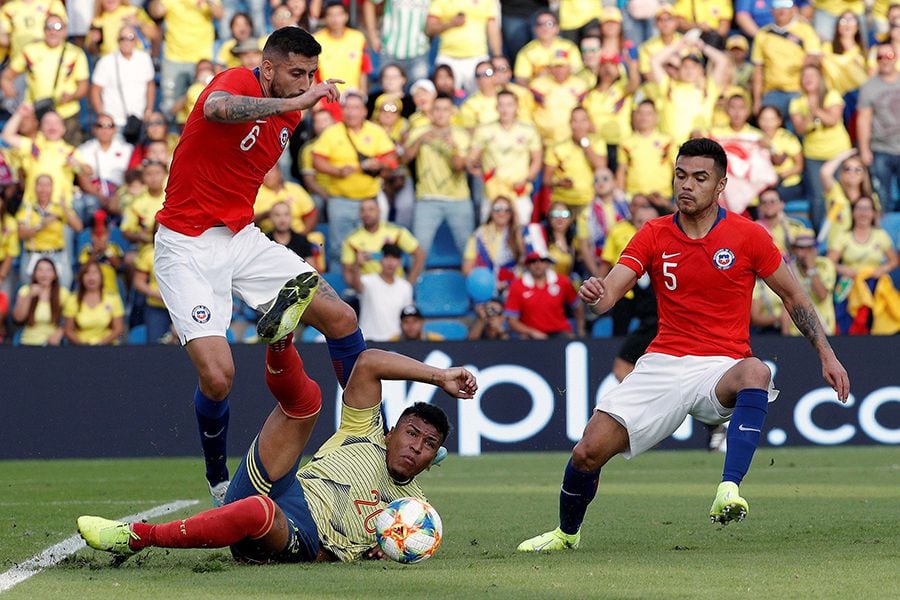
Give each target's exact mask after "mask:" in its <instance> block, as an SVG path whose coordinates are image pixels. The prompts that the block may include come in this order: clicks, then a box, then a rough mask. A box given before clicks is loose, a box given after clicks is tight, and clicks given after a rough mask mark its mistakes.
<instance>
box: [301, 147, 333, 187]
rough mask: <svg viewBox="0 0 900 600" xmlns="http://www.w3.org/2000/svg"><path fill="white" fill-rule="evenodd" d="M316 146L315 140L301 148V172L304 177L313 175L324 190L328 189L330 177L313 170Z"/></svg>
mask: <svg viewBox="0 0 900 600" xmlns="http://www.w3.org/2000/svg"><path fill="white" fill-rule="evenodd" d="M314 145H315V140H313V141H311V142H307V143H305V144H304V145H303V147H302V148H300V172H301V173H303V174H304V175H306V174H309V173H313V174H314V176H315V179H316V183H318V184H319V185H320V186H322V188H323V189H326V190H327V189H328V180H329V177H328V175H326V174H325V173H320V172H319V171H316V170H315V169H314V168H313V147H314Z"/></svg>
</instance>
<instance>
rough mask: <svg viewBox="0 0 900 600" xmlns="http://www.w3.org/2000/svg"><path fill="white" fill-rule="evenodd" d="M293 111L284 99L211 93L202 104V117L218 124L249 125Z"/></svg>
mask: <svg viewBox="0 0 900 600" xmlns="http://www.w3.org/2000/svg"><path fill="white" fill-rule="evenodd" d="M291 110H294V109H293V108H292V107H291V105H290V104H289V103H288V101H287V99H285V98H253V97H251V96H235V95H232V94H229V93H228V92H213V93H211V94H210V95H209V96H207V98H206V101H205V102H204V104H203V115H204V116H205V117H206V118H207V120H210V121H217V122H219V123H249V122H250V121H255V120H256V119H263V118H265V117H271V116H273V115H280V114H282V113H284V112H288V111H291Z"/></svg>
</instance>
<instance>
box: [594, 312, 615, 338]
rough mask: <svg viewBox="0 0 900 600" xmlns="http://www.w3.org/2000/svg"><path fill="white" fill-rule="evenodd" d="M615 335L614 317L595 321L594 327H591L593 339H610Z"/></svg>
mask: <svg viewBox="0 0 900 600" xmlns="http://www.w3.org/2000/svg"><path fill="white" fill-rule="evenodd" d="M612 334H613V322H612V317H600V318H599V319H597V320H596V321H594V325H593V327H591V337H595V338H608V337H612Z"/></svg>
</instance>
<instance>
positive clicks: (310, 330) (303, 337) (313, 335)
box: [300, 325, 325, 343]
mask: <svg viewBox="0 0 900 600" xmlns="http://www.w3.org/2000/svg"><path fill="white" fill-rule="evenodd" d="M300 341H301V342H308V343H310V342H311V343H322V342H324V341H325V336H324V335H322V334H321V333H320V332H319V330H318V329H316V328H315V327H312V326H310V325H307V326H306V327H304V328H303V333H301V334H300Z"/></svg>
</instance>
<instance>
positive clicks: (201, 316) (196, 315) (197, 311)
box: [191, 304, 210, 325]
mask: <svg viewBox="0 0 900 600" xmlns="http://www.w3.org/2000/svg"><path fill="white" fill-rule="evenodd" d="M209 317H210V313H209V309H208V308H206V307H205V306H203V305H202V304H198V305H197V306H195V307H194V309H193V310H192V311H191V318H192V319H193V320H195V321H197V322H198V323H200V324H201V325H202V324H203V323H206V322H208V321H209Z"/></svg>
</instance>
